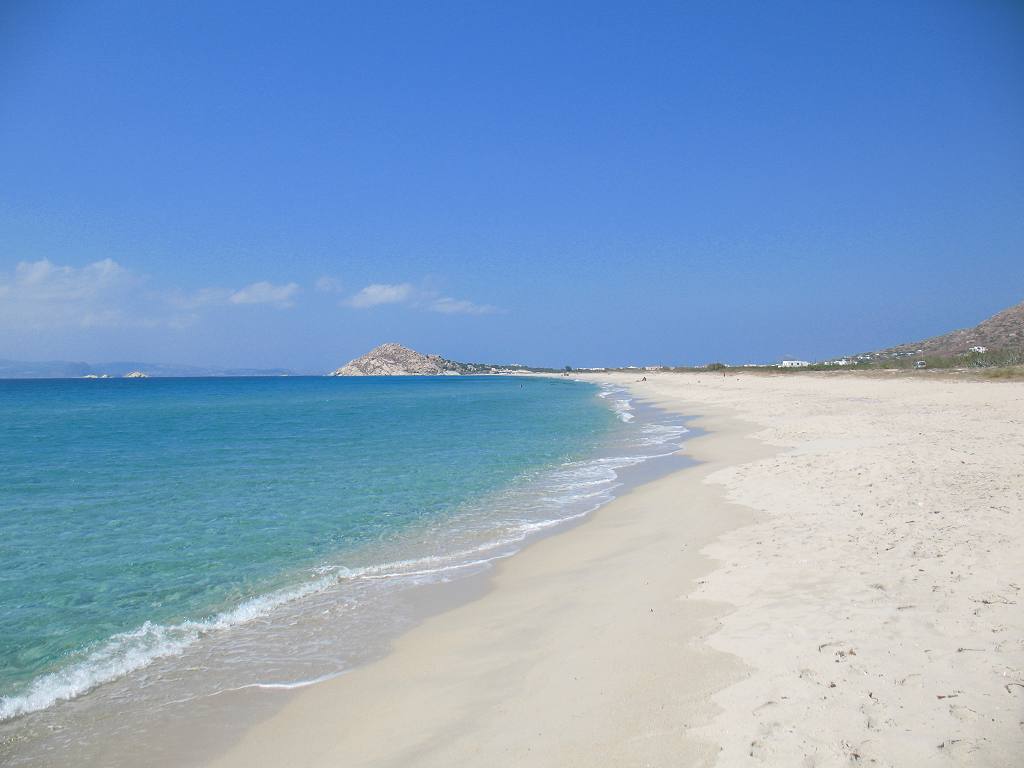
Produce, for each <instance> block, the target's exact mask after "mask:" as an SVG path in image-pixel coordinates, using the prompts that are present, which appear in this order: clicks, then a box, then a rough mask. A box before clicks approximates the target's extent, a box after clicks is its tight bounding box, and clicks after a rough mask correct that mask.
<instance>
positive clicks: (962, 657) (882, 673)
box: [215, 373, 1024, 767]
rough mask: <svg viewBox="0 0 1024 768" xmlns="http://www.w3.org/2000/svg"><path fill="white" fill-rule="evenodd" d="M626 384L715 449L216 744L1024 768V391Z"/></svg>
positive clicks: (293, 750)
mask: <svg viewBox="0 0 1024 768" xmlns="http://www.w3.org/2000/svg"><path fill="white" fill-rule="evenodd" d="M600 378H602V379H605V380H606V379H608V378H615V379H617V380H619V381H622V382H624V383H628V384H629V385H630V386H632V387H633V388H634V391H635V392H636V393H637V394H638V395H640V396H642V397H646V398H649V399H652V400H654V401H655V402H658V403H660V404H661V405H663V406H665V407H669V408H674V409H677V410H679V411H682V412H684V413H688V414H695V413H696V414H702V415H703V416H704V418H703V419H702V420H701V421H700V422H698V423H699V424H700V425H702V426H705V427H706V428H708V429H711V430H712V434H711V435H709V436H707V437H702V438H699V439H696V440H693V441H691V443H690V444H689V446H688V452H690V453H692V454H693V455H695V456H697V457H698V458H700V459H702V460H704V461H705V462H706V463H705V464H703V465H701V466H700V467H697V468H693V469H687V470H683V471H681V472H677V473H675V474H673V475H671V476H669V477H667V478H663V479H661V480H658V481H655V482H653V483H649V484H647V485H644V486H642V487H640V488H638V489H636V490H635V491H633V492H632V493H630V494H628V495H626V496H624V497H623V498H621V499H619V500H617V501H615V502H613V503H612V504H610V505H608V506H606V507H605V508H603V509H602V510H601V511H599V512H598V513H597V514H596V515H595V516H594V517H593V519H591V520H590V521H588V522H587V523H586V524H584V525H581V526H579V527H577V528H574V529H573V530H570V531H568V532H566V533H563V534H561V535H558V536H555V537H552V538H549V539H546V540H543V541H541V542H539V543H537V544H536V545H534V546H532V547H530V548H529V549H527V550H526V551H524V552H523V553H521V554H519V555H517V556H516V557H514V558H512V559H510V560H508V561H505V562H504V563H502V564H501V566H500V567H499V568H498V570H497V573H496V575H495V578H494V580H493V589H492V590H491V591H490V592H488V593H487V594H486V595H485V596H484V597H483V598H481V599H479V600H476V601H474V602H472V603H469V604H467V605H464V606H462V607H460V608H457V609H455V610H452V611H449V612H447V613H444V614H442V615H439V616H436V617H434V618H431V619H429V620H427V621H426V622H424V623H423V624H422V625H421V626H419V627H417V628H416V629H414V630H412V631H411V632H409V633H408V634H407V635H405V636H404V637H402V638H401V639H400V640H399V641H398V643H397V644H396V647H395V649H394V652H393V653H391V654H390V655H388V656H387V657H386V658H384V659H382V660H381V661H379V662H376V663H374V664H371V665H368V666H366V667H364V668H361V669H359V670H356V671H355V672H353V673H351V674H349V675H346V676H344V677H342V678H338V679H336V680H333V681H330V682H327V683H324V684H322V685H318V686H314V687H312V688H309V689H306V690H304V691H302V692H300V693H299V694H298V695H296V696H293V697H291V698H290V699H288V700H287V703H286V704H285V706H284V707H283V708H282V709H281V711H280V712H279V714H277V715H276V716H274V717H272V718H271V719H270V720H268V721H266V722H264V723H262V724H260V725H259V726H257V727H255V728H253V729H252V730H251V731H250V732H249V733H248V734H247V736H246V737H245V738H244V739H243V740H242V742H240V743H239V744H238V745H236V746H235V747H234V748H233V749H232V750H230V751H229V752H228V753H227V754H225V755H223V756H222V757H221V758H220V759H218V760H217V761H216V762H215V764H216V765H218V766H243V765H244V766H252V765H281V766H284V765H288V766H361V765H374V766H391V765H394V766H421V765H422V766H435V765H436V766H442V765H444V766H461V765H470V764H473V765H475V764H486V765H490V766H495V765H498V766H505V765H528V766H534V765H535V766H575V765H579V766H604V765H630V766H632V765H636V766H640V765H651V766H668V765H673V766H677V765H682V766H706V765H713V764H717V765H723V766H732V765H756V764H767V765H778V766H811V765H820V766H828V765H837V766H838V765H849V764H864V765H867V764H873V765H881V766H900V767H903V766H930V765H937V766H938V765H941V766H951V765H965V766H970V765H978V766H1012V765H1020V764H1021V756H1022V755H1024V729H1022V722H1024V611H1022V609H1021V604H1020V601H1021V599H1022V597H1024V595H1021V586H1022V585H1024V385H1022V384H1020V383H985V382H976V381H971V382H966V381H956V380H952V379H935V378H932V377H927V378H926V377H920V378H913V379H910V378H873V377H864V376H858V375H852V374H842V375H814V374H806V373H801V374H798V375H792V376H756V375H742V376H724V377H723V376H722V375H720V374H719V375H715V374H710V373H709V374H703V375H681V374H657V375H651V374H648V379H649V380H648V381H647V382H644V383H636V382H634V379H635V378H636V377H624V376H612V377H607V376H605V377H600ZM749 435H753V437H749ZM729 502H733V503H729ZM698 550H703V552H705V553H706V554H707V555H710V556H711V557H713V558H715V560H716V561H717V562H716V561H710V560H708V559H707V557H705V556H703V555H701V554H700V553H699V552H698Z"/></svg>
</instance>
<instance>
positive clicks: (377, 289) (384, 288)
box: [345, 283, 415, 309]
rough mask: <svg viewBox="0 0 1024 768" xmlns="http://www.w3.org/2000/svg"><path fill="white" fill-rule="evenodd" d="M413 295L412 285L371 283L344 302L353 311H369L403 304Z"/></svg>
mask: <svg viewBox="0 0 1024 768" xmlns="http://www.w3.org/2000/svg"><path fill="white" fill-rule="evenodd" d="M414 294H415V288H414V287H413V285H412V283H396V284H388V283H372V284H371V285H368V286H366V287H365V288H363V289H362V290H360V291H359V292H358V293H356V294H355V295H354V296H352V297H351V298H349V299H348V300H347V301H345V304H346V305H348V306H350V307H354V308H355V309H369V308H370V307H378V306H380V305H381V304H405V303H406V302H408V301H410V300H411V299H412V297H413V295H414Z"/></svg>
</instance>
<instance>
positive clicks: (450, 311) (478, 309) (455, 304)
mask: <svg viewBox="0 0 1024 768" xmlns="http://www.w3.org/2000/svg"><path fill="white" fill-rule="evenodd" d="M427 309H429V310H430V311H431V312H441V313H443V314H446V315H492V314H494V313H495V312H497V311H498V308H497V307H493V306H491V305H490V304H477V303H475V302H472V301H467V300H466V299H453V298H450V297H448V296H442V297H441V298H439V299H434V300H433V301H431V302H430V303H429V304H427Z"/></svg>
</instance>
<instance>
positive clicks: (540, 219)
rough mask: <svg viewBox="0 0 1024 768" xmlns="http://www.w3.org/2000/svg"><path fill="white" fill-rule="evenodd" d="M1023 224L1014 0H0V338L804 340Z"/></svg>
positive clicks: (785, 344)
mask: <svg viewBox="0 0 1024 768" xmlns="http://www.w3.org/2000/svg"><path fill="white" fill-rule="evenodd" d="M1022 243H1024V3H1021V2H1012V1H1009V0H1007V1H1005V2H1000V1H998V0H989V1H983V0H962V1H959V2H952V1H946V2H943V1H942V0H927V1H926V2H898V3H893V2H823V1H821V0H814V1H808V2H771V3H757V2H752V1H750V2H728V1H726V2H723V1H721V0H718V1H716V2H707V3H685V2H666V3H658V2H640V3H636V2H621V3H599V2H588V3H583V2H580V3H557V2H550V1H546V2H537V3H529V2H515V3H508V2H493V3H488V2H465V3H453V2H443V1H439V2H432V3H424V2H417V3H390V2H365V3H358V4H354V3H353V4H348V3H341V2H326V3H284V2H281V3H263V2H252V1H250V0H247V1H246V2H237V3H232V2H219V3H206V2H157V1H153V2H145V3H138V2H68V3H50V2H35V1H33V2H29V1H27V0H26V1H25V2H15V1H13V0H12V1H10V2H6V3H3V5H2V7H0V357H7V358H16V359H51V358H63V359H81V360H90V361H100V360H111V359H136V360H152V361H163V362H182V363H201V364H217V363H223V364H225V365H252V366H276V365H281V366H288V367H293V368H297V369H304V370H321V369H325V368H330V367H333V366H335V365H338V364H340V363H343V362H345V361H346V360H347V359H348V358H350V357H352V356H354V355H356V354H360V353H362V352H363V351H365V350H366V349H367V348H369V347H370V346H372V345H374V344H376V343H378V342H382V341H390V340H394V341H401V342H404V343H406V344H409V345H411V346H414V347H416V348H418V349H421V350H423V351H427V352H437V353H441V354H444V355H446V356H449V357H454V358H459V359H469V360H476V359H483V360H502V361H511V362H515V361H522V362H533V363H543V364H552V365H563V364H571V365H577V366H580V365H601V364H626V363H638V364H640V363H655V362H666V363H678V362H691V363H700V362H706V361H708V360H711V359H725V360H728V361H733V362H744V361H747V360H770V359H775V358H778V357H781V356H799V357H806V358H818V357H823V356H828V355H835V354H841V353H848V352H855V351H861V350H864V349H869V348H874V347H878V346H882V345H887V344H890V343H896V342H901V341H908V340H913V339H914V338H920V337H923V336H927V335H931V334H934V333H939V332H944V331H946V330H949V329H952V328H954V327H960V326H964V325H972V324H974V323H975V322H977V321H979V320H981V319H983V318H984V317H987V316H988V315H991V314H992V313H994V312H996V311H998V310H1000V309H1002V308H1004V307H1006V306H1009V305H1011V304H1015V303H1017V302H1018V301H1020V300H1022V299H1024V251H1022Z"/></svg>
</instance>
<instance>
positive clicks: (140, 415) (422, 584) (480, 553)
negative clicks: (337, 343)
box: [0, 376, 688, 766]
mask: <svg viewBox="0 0 1024 768" xmlns="http://www.w3.org/2000/svg"><path fill="white" fill-rule="evenodd" d="M687 435H688V430H687V428H686V426H685V424H684V422H683V419H682V418H681V417H680V416H678V415H674V414H669V413H666V412H663V411H658V410H656V409H654V408H650V407H647V406H644V405H642V404H640V403H637V402H635V401H634V400H632V399H631V398H630V396H629V395H628V393H627V392H626V391H625V390H623V389H620V388H617V387H615V386H612V385H610V384H606V385H598V384H593V383H585V382H580V381H575V380H572V379H571V378H568V377H557V378H556V377H548V378H541V377H525V376H442V377H426V378H424V377H366V378H330V377H280V378H193V379H171V378H166V379H162V378H150V379H132V380H127V379H98V380H97V379H90V380H56V379H54V380H7V381H0V764H4V765H11V766H15V765H61V764H70V763H76V764H90V763H93V762H95V763H102V764H105V765H117V764H131V759H130V757H129V756H126V755H119V754H117V753H116V750H115V751H111V750H110V748H109V745H110V744H111V743H116V742H117V741H118V740H119V739H120V740H122V741H123V740H128V741H130V740H131V739H133V738H134V739H135V740H137V741H138V740H140V739H142V740H146V738H147V734H150V735H154V734H157V733H158V732H160V731H162V730H163V729H165V728H166V725H167V723H168V722H172V721H173V720H174V719H175V718H178V719H181V718H187V717H189V713H190V712H192V713H193V714H194V713H195V712H204V713H210V712H215V711H216V709H217V707H216V706H215V703H216V698H217V697H218V696H222V695H224V694H225V693H228V692H237V691H243V690H250V691H258V690H293V689H296V688H301V687H303V686H306V685H310V684H314V683H316V682H318V681H321V680H325V679H328V678H330V677H333V676H336V675H339V674H344V672H345V671H347V670H349V669H352V668H354V667H355V666H357V665H359V664H361V663H364V662H366V661H369V660H371V659H373V658H376V657H379V656H380V655H382V654H383V653H385V652H386V650H387V646H388V643H389V641H390V640H392V639H393V638H394V637H395V636H397V635H398V634H400V633H401V632H402V631H404V630H405V629H408V628H409V627H410V626H412V625H413V624H415V623H416V621H418V620H419V619H421V618H422V615H423V613H424V610H423V608H422V605H423V604H426V603H427V602H430V604H432V605H433V604H434V603H435V602H436V601H434V602H431V601H432V600H434V598H433V597H431V598H430V600H428V593H429V595H434V594H435V592H436V590H438V589H444V588H445V585H452V586H457V585H458V584H459V583H469V582H468V581H465V580H468V579H472V578H474V577H475V578H477V579H479V578H480V576H481V575H485V574H486V573H487V572H488V571H489V570H490V569H491V568H493V567H494V564H495V563H496V562H498V561H500V560H501V559H503V558H506V557H510V556H513V555H514V554H515V552H516V551H518V550H519V549H521V548H522V547H523V546H524V545H526V544H527V543H528V542H529V540H530V539H531V538H532V537H537V536H540V535H544V534H545V533H550V532H553V531H556V530H558V529H559V528H563V527H565V526H567V525H572V524H574V523H575V522H578V521H580V520H582V519H583V518H585V517H586V516H587V515H588V514H589V513H591V512H593V511H594V510H595V509H597V508H598V507H599V506H601V505H602V504H604V503H605V502H607V501H609V500H610V499H612V498H613V497H614V496H615V495H616V494H617V493H621V492H622V490H623V489H624V488H626V487H627V486H628V485H629V482H630V480H629V478H630V477H631V476H632V477H634V478H636V477H640V476H641V474H642V473H643V472H644V469H643V467H645V466H646V467H647V468H648V470H650V469H651V468H654V467H659V466H661V467H664V466H666V465H664V462H666V461H678V457H676V453H677V451H678V450H679V448H680V447H681V445H682V442H683V441H684V440H685V439H686V437H687ZM630 473H633V474H632V475H631V474H630ZM431 590H432V591H431ZM452 594H453V595H454V594H456V591H453V592H452ZM178 757H179V758H180V757H181V753H179V754H178ZM158 758H159V756H158V755H155V754H154V755H153V756H152V760H150V761H147V762H151V763H152V764H159V763H160V762H161V761H160V760H159V759H158Z"/></svg>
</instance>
